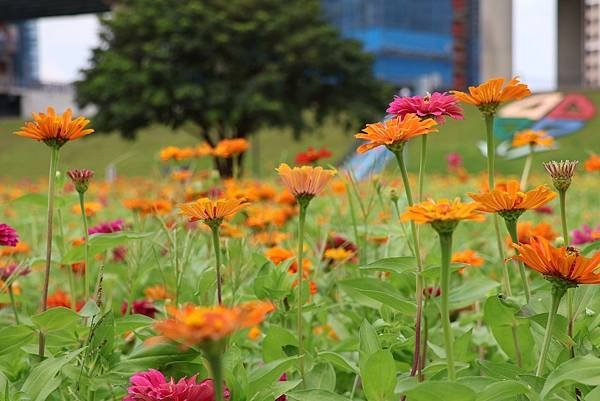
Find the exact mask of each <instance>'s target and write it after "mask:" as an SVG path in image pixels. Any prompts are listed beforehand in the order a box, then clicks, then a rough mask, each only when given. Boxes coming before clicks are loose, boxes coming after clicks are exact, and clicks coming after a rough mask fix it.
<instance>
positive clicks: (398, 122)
mask: <svg viewBox="0 0 600 401" xmlns="http://www.w3.org/2000/svg"><path fill="white" fill-rule="evenodd" d="M436 125H437V122H436V121H435V120H434V119H432V118H427V119H424V120H422V119H421V118H420V117H419V116H417V115H416V114H407V115H405V116H404V117H403V118H400V117H394V118H392V119H390V120H388V121H385V122H378V123H374V124H367V126H366V127H365V128H363V130H362V132H359V133H358V134H356V135H354V136H355V137H356V138H358V139H364V140H366V141H370V142H369V143H365V144H362V145H360V146H359V148H358V149H357V152H358V153H365V152H367V151H369V150H371V149H374V148H376V147H378V146H386V147H387V148H388V149H389V150H391V151H392V152H394V153H397V152H399V151H402V149H403V147H404V144H405V143H406V142H408V141H409V140H410V139H412V138H415V137H417V136H420V135H427V134H431V133H432V132H437V129H435V128H433V127H435V126H436Z"/></svg>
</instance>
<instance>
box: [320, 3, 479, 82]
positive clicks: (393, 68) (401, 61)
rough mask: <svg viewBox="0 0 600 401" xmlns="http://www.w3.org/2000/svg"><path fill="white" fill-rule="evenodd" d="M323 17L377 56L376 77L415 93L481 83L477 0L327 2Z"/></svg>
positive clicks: (324, 5)
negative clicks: (423, 86)
mask: <svg viewBox="0 0 600 401" xmlns="http://www.w3.org/2000/svg"><path fill="white" fill-rule="evenodd" d="M323 8H324V11H325V14H326V15H327V17H328V18H329V19H330V21H331V22H332V23H333V24H334V25H336V26H338V27H339V28H340V30H341V32H342V34H343V35H344V36H346V37H350V38H355V39H358V40H360V41H362V42H363V43H364V46H365V50H367V51H369V52H371V53H373V54H374V55H375V57H376V61H375V73H376V75H377V76H378V77H380V78H382V79H385V80H386V81H389V82H392V83H394V84H396V85H398V86H408V87H412V88H414V87H415V86H416V85H417V82H418V81H419V80H420V79H430V80H433V81H434V82H437V85H436V86H437V87H439V88H451V87H462V86H464V85H466V84H469V83H472V82H475V81H477V71H478V51H477V20H478V18H477V0H323Z"/></svg>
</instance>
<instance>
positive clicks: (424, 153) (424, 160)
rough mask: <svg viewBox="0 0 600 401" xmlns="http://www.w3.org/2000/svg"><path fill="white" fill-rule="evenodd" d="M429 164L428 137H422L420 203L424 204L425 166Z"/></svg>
mask: <svg viewBox="0 0 600 401" xmlns="http://www.w3.org/2000/svg"><path fill="white" fill-rule="evenodd" d="M426 163H427V135H421V157H420V159H419V202H423V188H424V181H425V164H426Z"/></svg>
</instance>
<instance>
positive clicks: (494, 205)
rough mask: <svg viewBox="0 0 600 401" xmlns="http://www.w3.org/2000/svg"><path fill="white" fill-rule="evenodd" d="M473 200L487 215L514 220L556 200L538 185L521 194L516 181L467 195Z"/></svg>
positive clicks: (549, 192) (545, 188)
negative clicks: (497, 215)
mask: <svg viewBox="0 0 600 401" xmlns="http://www.w3.org/2000/svg"><path fill="white" fill-rule="evenodd" d="M468 195H469V196H470V197H471V198H473V200H475V201H476V202H479V205H480V206H479V210H481V211H483V212H488V213H498V214H500V215H501V216H502V217H504V218H510V219H515V220H516V218H518V217H519V216H520V215H521V214H523V213H524V212H525V211H526V210H529V209H536V208H538V207H540V206H543V205H545V204H546V203H548V202H550V201H551V200H552V199H554V198H556V192H553V191H552V190H550V188H548V187H547V186H545V185H540V186H538V187H536V188H534V189H532V190H530V191H527V192H523V191H521V189H520V184H519V182H518V181H516V180H510V181H508V182H507V183H506V184H499V185H497V186H496V188H494V189H493V190H491V191H488V192H484V193H481V194H476V193H473V192H470V193H469V194H468Z"/></svg>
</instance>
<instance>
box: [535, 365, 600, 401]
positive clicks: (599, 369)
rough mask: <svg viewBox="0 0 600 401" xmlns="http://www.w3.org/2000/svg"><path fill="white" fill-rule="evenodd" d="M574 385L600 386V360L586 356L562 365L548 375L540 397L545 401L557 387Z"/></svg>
mask: <svg viewBox="0 0 600 401" xmlns="http://www.w3.org/2000/svg"><path fill="white" fill-rule="evenodd" d="M572 383H581V384H587V385H589V386H598V385H600V359H599V358H596V357H595V356H592V355H586V356H578V357H575V358H573V359H570V360H568V361H566V362H564V363H562V364H561V365H560V366H558V367H557V368H556V369H554V370H553V371H552V372H551V373H550V374H549V375H548V378H547V379H546V383H545V384H544V388H543V389H542V392H541V394H540V396H541V397H542V399H545V398H546V396H547V395H548V394H550V392H551V391H552V390H554V389H556V388H557V387H559V386H565V385H569V384H572Z"/></svg>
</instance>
